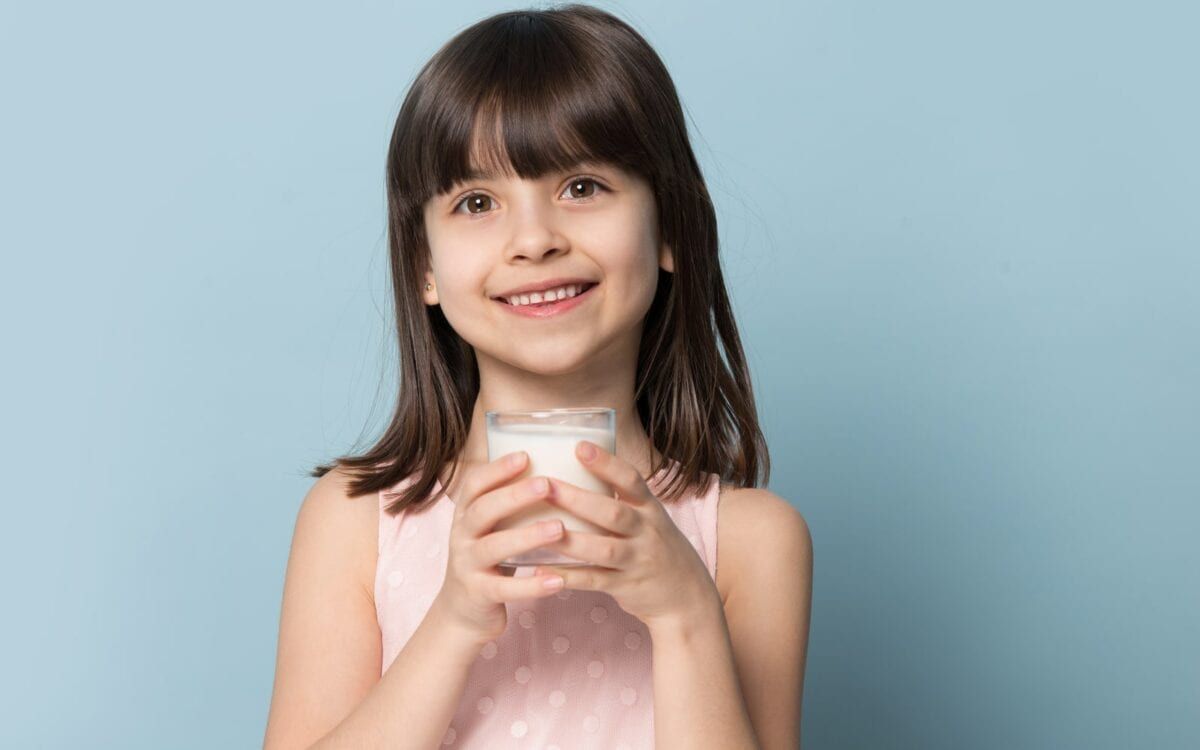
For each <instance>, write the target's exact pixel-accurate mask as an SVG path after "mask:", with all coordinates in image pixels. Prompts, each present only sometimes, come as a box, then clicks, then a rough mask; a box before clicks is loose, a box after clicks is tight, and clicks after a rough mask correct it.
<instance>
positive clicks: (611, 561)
mask: <svg viewBox="0 0 1200 750" xmlns="http://www.w3.org/2000/svg"><path fill="white" fill-rule="evenodd" d="M631 544H632V542H630V541H629V540H628V539H625V538H624V537H615V536H609V535H607V534H589V533H587V532H584V531H574V530H572V531H571V533H570V534H566V535H564V536H563V538H562V539H560V540H558V541H557V542H554V544H553V550H554V551H555V552H561V553H562V554H564V555H566V556H567V557H573V558H575V559H576V560H579V561H581V562H585V563H591V564H592V565H597V566H599V567H601V568H607V569H609V570H625V569H626V568H628V567H629V556H630V553H631V550H632V547H631Z"/></svg>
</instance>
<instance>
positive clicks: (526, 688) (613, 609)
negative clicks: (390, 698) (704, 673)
mask: <svg viewBox="0 0 1200 750" xmlns="http://www.w3.org/2000/svg"><path fill="white" fill-rule="evenodd" d="M677 466H678V463H677V462H672V463H671V464H669V465H668V466H665V467H663V469H662V470H660V471H659V472H658V473H656V474H654V475H653V476H652V477H650V478H649V479H648V480H647V483H648V484H649V486H650V489H651V490H653V491H654V492H655V494H659V493H658V490H659V488H662V487H665V486H666V479H667V471H668V470H669V469H670V470H673V469H675V468H677ZM411 481H413V478H411V477H410V478H407V479H404V480H402V481H401V482H400V483H398V484H397V485H395V486H393V487H392V488H391V489H385V490H383V491H381V492H380V493H379V505H380V513H379V559H378V562H377V565H376V570H375V610H376V614H377V616H378V620H379V629H380V632H381V633H382V636H383V661H382V664H381V665H380V676H382V675H383V674H384V673H385V672H386V671H387V669H388V667H389V666H391V664H392V661H393V660H394V659H395V658H396V655H397V654H399V653H400V651H401V650H402V649H403V648H404V645H405V644H406V643H407V642H408V639H409V638H411V637H412V634H413V633H414V632H415V631H416V629H417V627H418V626H419V625H420V624H421V621H422V620H423V619H424V617H425V614H426V613H427V612H428V611H429V607H430V605H431V604H432V603H433V600H434V598H435V597H436V596H437V593H438V591H440V590H441V587H442V582H443V581H444V580H445V576H446V562H447V542H448V541H449V538H450V525H451V522H452V520H453V517H454V502H453V501H452V500H450V498H448V497H447V496H446V494H445V492H444V491H443V490H442V487H441V483H440V482H438V483H437V484H436V485H435V486H434V488H433V494H434V495H435V496H436V497H437V500H436V501H435V502H434V504H433V505H430V506H429V507H427V508H426V509H425V510H424V511H422V512H419V513H410V511H412V508H411V507H410V508H406V509H405V510H404V511H402V512H400V513H399V514H397V515H395V516H392V515H389V514H388V513H385V512H383V507H384V506H386V505H389V504H390V503H392V502H393V501H394V500H395V497H396V494H397V493H398V492H399V491H400V490H402V489H404V488H405V487H407V486H408V484H409V483H410V482H411ZM719 490H720V483H719V477H718V476H717V475H716V474H709V475H708V476H707V485H706V488H705V490H704V491H703V492H702V493H700V494H693V493H690V492H685V493H684V494H683V495H682V496H681V497H680V498H679V500H677V501H674V502H670V503H663V507H664V508H665V510H666V511H667V514H668V515H669V516H670V518H671V520H672V521H674V522H675V525H676V526H677V527H678V528H679V529H680V531H681V532H682V533H683V534H684V536H685V537H686V538H687V539H688V541H690V542H691V544H692V546H693V547H694V548H695V549H696V552H697V554H698V555H699V556H700V558H701V559H702V560H703V561H704V564H705V567H706V568H707V569H708V573H709V575H710V576H712V578H713V580H714V581H715V580H716V574H717V503H718V498H719V494H720V493H719ZM568 533H570V532H568ZM532 573H533V567H532V566H529V567H521V568H517V571H516V574H515V575H517V576H528V575H531V574H532ZM505 606H506V607H507V610H508V628H507V630H505V632H504V634H503V635H502V636H501V637H499V638H497V639H496V640H494V641H491V642H489V643H487V644H486V645H484V647H483V648H482V650H481V651H480V653H479V656H477V657H476V659H475V662H474V664H473V665H472V667H471V670H470V673H469V676H468V679H467V684H466V688H465V689H464V691H463V694H462V697H461V699H460V701H459V705H458V709H457V712H456V713H455V716H454V718H453V719H452V720H451V722H450V725H449V727H448V728H447V729H446V733H445V735H444V736H443V738H442V743H441V747H442V748H464V749H465V750H483V749H485V748H486V750H509V749H510V748H511V749H512V750H518V749H529V750H533V749H536V750H593V749H594V750H647V749H648V748H652V747H653V746H654V691H653V680H652V677H653V675H652V657H651V653H652V648H651V645H652V644H651V641H650V635H649V631H648V630H647V628H646V626H645V624H644V623H642V622H641V621H640V620H638V619H637V618H635V617H633V616H632V615H630V614H629V613H627V612H625V610H623V609H621V608H620V606H619V605H618V604H617V602H616V600H615V599H613V598H612V596H611V595H609V594H607V593H604V592H601V591H585V590H571V589H564V590H561V591H559V592H557V593H555V594H550V595H548V596H544V597H535V598H530V599H522V600H516V601H510V602H507V603H506V605H505ZM414 700H420V698H419V696H414Z"/></svg>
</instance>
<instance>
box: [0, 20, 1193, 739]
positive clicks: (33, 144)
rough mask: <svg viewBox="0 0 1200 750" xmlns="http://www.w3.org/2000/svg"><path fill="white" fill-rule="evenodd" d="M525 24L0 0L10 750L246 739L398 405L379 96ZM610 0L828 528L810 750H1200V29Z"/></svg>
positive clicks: (788, 450) (779, 435)
mask: <svg viewBox="0 0 1200 750" xmlns="http://www.w3.org/2000/svg"><path fill="white" fill-rule="evenodd" d="M515 7H521V6H519V5H511V6H510V5H501V4H492V3H472V2H458V3H449V4H445V6H444V7H442V8H434V7H433V4H428V3H421V4H416V3H413V4H395V3H382V2H362V3H353V4H336V5H335V4H326V5H308V4H299V5H298V4H295V3H270V4H263V3H252V4H245V3H231V2H219V3H187V4H183V3H175V4H169V7H168V5H166V4H162V3H152V2H143V3H132V2H114V3H105V4H95V3H78V2H77V3H72V4H69V7H63V6H62V5H57V6H51V5H45V4H42V5H37V4H33V3H25V4H12V5H10V6H8V7H7V8H6V9H5V10H4V11H3V14H2V16H0V76H3V97H4V105H3V110H4V117H3V124H0V135H2V138H0V141H2V144H0V149H2V150H0V154H2V157H0V158H2V163H0V174H2V175H3V177H2V178H0V190H2V191H3V192H2V194H0V198H2V203H3V207H4V219H3V221H2V222H0V242H2V244H3V252H4V272H3V274H2V275H0V292H2V293H0V305H2V308H0V311H2V313H3V315H2V320H3V326H4V329H3V341H4V350H5V353H6V356H5V361H6V366H5V368H4V374H3V376H2V377H3V380H2V381H0V386H2V387H0V393H2V394H3V422H4V429H3V430H2V439H3V455H4V456H5V457H6V459H7V460H8V469H7V471H6V472H5V474H6V475H5V477H4V483H3V486H4V490H3V498H4V517H5V523H4V534H3V536H4V544H3V545H0V556H2V557H0V564H2V565H3V569H4V571H5V581H6V586H5V589H6V590H5V592H4V599H5V602H6V605H5V606H4V610H5V611H6V613H7V614H6V615H5V617H4V618H3V625H0V636H2V637H3V642H4V643H5V645H6V647H7V648H6V649H5V651H6V657H5V660H4V661H5V669H4V672H5V675H6V677H5V679H4V680H2V681H0V701H2V705H3V706H4V707H5V711H4V713H5V715H6V716H5V718H4V720H3V721H2V722H0V745H3V746H4V747H22V748H26V747H28V748H35V747H47V748H72V747H105V748H156V749H160V748H216V747H220V748H235V747H236V748H250V747H257V746H259V745H260V744H261V740H262V732H263V727H264V724H265V720H266V713H267V706H268V701H269V699H270V691H271V685H272V679H273V670H274V660H275V644H276V635H277V627H278V616H279V605H280V596H281V592H282V584H283V572H284V566H285V564H286V558H287V553H288V546H289V543H290V539H291V532H292V525H293V523H294V520H295V511H296V509H297V507H298V506H299V503H300V501H301V499H302V497H303V496H304V493H305V492H306V490H307V489H308V487H309V486H310V484H311V482H312V480H311V479H309V478H307V477H306V476H305V474H304V472H305V471H306V470H307V469H308V468H309V467H310V466H312V465H313V464H315V463H316V462H319V461H323V460H326V459H328V458H330V457H332V456H333V455H336V454H340V453H342V452H345V451H348V450H352V449H354V448H355V447H356V446H357V447H364V446H365V445H367V444H368V443H369V439H370V437H371V436H373V435H374V434H376V432H377V430H378V429H380V428H381V427H382V424H383V421H384V419H385V418H386V416H387V414H388V411H389V408H390V406H391V403H392V398H393V394H392V393H391V389H392V383H393V382H394V375H395V372H394V371H395V366H394V365H393V364H391V362H392V357H393V354H392V346H393V345H392V344H391V341H390V331H389V322H388V314H389V309H390V303H389V301H388V296H387V295H388V293H387V288H386V261H385V244H384V241H383V237H384V215H383V166H384V154H385V149H386V147H387V140H388V137H389V135H390V131H391V127H392V123H393V121H394V118H395V114H396V111H397V109H398V107H399V104H400V101H401V100H402V98H403V95H404V92H405V90H406V87H407V86H408V84H409V83H410V81H411V79H412V77H413V76H414V75H415V73H416V71H417V69H418V68H419V66H420V65H421V64H422V63H423V62H424V61H425V60H426V59H427V58H428V56H429V55H431V54H432V53H433V52H434V51H435V50H436V49H437V48H438V47H439V46H440V45H441V44H442V43H443V42H444V41H446V40H447V39H448V38H449V37H450V36H451V35H452V34H453V33H455V32H456V31H458V30H460V29H461V28H464V27H465V26H467V25H469V24H470V23H472V22H474V21H475V20H478V19H479V18H482V17H483V16H485V15H488V14H490V13H492V12H496V11H500V10H507V9H512V8H515ZM602 7H605V8H608V9H610V10H613V11H615V12H617V13H618V14H619V15H621V16H622V17H624V18H626V19H627V20H629V21H631V22H632V23H633V24H634V25H635V26H636V27H637V28H638V29H639V30H641V31H642V32H643V33H644V34H645V35H646V37H647V38H648V39H649V41H650V42H651V43H652V44H653V45H655V47H656V48H657V49H658V50H659V52H660V54H661V55H662V56H663V58H664V60H665V61H666V63H667V65H668V67H669V69H670V70H671V72H672V74H673V76H674V77H675V81H676V83H677V85H678V88H679V92H680V94H681V97H682V99H683V101H684V104H685V107H686V110H687V112H688V114H689V124H690V126H691V127H692V128H693V139H694V144H695V147H696V149H697V153H698V155H699V157H700V159H701V161H702V163H703V166H704V169H705V174H706V176H707V178H708V180H709V185H710V188H711V190H712V192H713V195H714V199H715V200H716V202H717V206H718V209H719V214H720V220H721V232H722V240H723V246H722V253H723V259H724V260H723V262H724V265H725V269H726V273H727V276H726V278H727V280H728V282H729V286H730V291H731V293H732V295H733V298H734V301H735V307H736V312H737V315H738V321H739V324H740V326H741V329H742V331H743V332H744V335H745V345H746V349H747V354H748V356H749V359H750V364H751V367H752V369H753V372H754V378H755V387H756V394H757V397H758V399H759V409H760V412H761V415H762V418H763V420H764V427H765V429H766V432H767V436H768V440H769V443H770V446H771V449H772V456H773V458H774V460H775V472H774V475H773V476H772V478H771V482H770V486H771V488H772V489H773V490H774V491H775V492H776V493H778V494H780V495H782V496H783V497H785V498H787V499H788V500H789V501H791V502H792V503H794V504H795V505H796V506H797V507H798V508H799V509H800V510H801V511H802V512H803V513H804V515H805V516H806V518H807V519H808V522H809V524H810V526H811V528H812V533H813V537H814V541H815V548H816V563H815V565H816V575H815V591H814V595H813V616H812V633H811V639H810V645H809V661H808V669H807V681H806V689H805V704H804V721H803V732H804V744H805V746H806V747H809V748H814V749H815V748H873V749H881V748H925V749H928V750H933V749H941V748H946V749H947V750H950V749H952V748H953V749H955V750H958V749H961V748H997V749H1000V748H1089V749H1090V750H1101V749H1102V748H1114V749H1115V748H1122V749H1124V748H1131V747H1140V748H1156V749H1157V750H1163V749H1166V748H1179V749H1182V748H1195V747H1200V716H1198V710H1200V646H1198V645H1197V633H1198V632H1200V585H1198V581H1197V571H1198V570H1200V553H1198V551H1197V550H1198V548H1200V544H1197V536H1198V533H1200V510H1198V500H1200V480H1198V479H1197V473H1196V465H1197V463H1200V462H1198V461H1197V459H1198V458H1200V426H1198V425H1200V396H1198V395H1197V387H1198V383H1200V301H1198V297H1200V295H1198V292H1197V287H1198V285H1200V221H1198V218H1197V216H1198V211H1197V206H1198V203H1200V178H1198V176H1197V175H1198V168H1200V158H1198V155H1200V154H1198V152H1200V148H1198V147H1197V140H1196V133H1198V132H1200V106H1198V104H1197V97H1196V71H1197V70H1198V69H1200V59H1198V55H1197V54H1196V52H1195V30H1196V28H1197V22H1200V14H1198V13H1197V12H1196V11H1195V10H1194V8H1195V6H1194V5H1193V4H1189V3H1184V2H1176V3H1168V2H1150V3H1141V4H1137V5H1135V4H1133V3H1125V4H1115V3H1085V2H1005V3H998V2H997V3H961V2H929V1H928V0H920V1H915V2H905V3H896V2H873V3H868V2H854V1H853V0H836V2H834V1H828V2H803V3H798V4H793V3H781V2H779V3H768V2H744V3H714V2H694V1H693V2H686V3H685V2H671V3H656V4H648V3H647V4H642V3H636V4H635V3H624V4H613V3H606V4H603V5H602ZM1189 48H1190V50H1189Z"/></svg>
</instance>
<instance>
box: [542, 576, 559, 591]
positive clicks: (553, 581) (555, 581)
mask: <svg viewBox="0 0 1200 750" xmlns="http://www.w3.org/2000/svg"><path fill="white" fill-rule="evenodd" d="M542 585H543V586H545V587H546V588H548V589H550V590H551V591H554V590H555V589H560V588H562V585H563V579H562V576H554V577H553V578H547V579H546V580H545V581H543V582H542Z"/></svg>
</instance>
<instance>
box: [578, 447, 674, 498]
mask: <svg viewBox="0 0 1200 750" xmlns="http://www.w3.org/2000/svg"><path fill="white" fill-rule="evenodd" d="M585 446H586V448H585ZM587 448H590V449H592V450H594V451H595V454H594V455H593V456H592V457H590V458H589V457H588V456H587V455H586V449H587ZM575 455H576V456H577V457H578V458H579V460H580V462H581V463H582V464H583V465H584V467H585V468H587V470H588V471H590V472H592V473H593V474H595V475H596V476H598V477H600V479H602V480H604V481H605V482H606V483H608V485H609V486H610V487H612V488H613V489H614V490H616V491H617V494H618V495H619V496H621V497H623V498H624V499H626V500H628V501H630V502H634V503H637V502H650V501H652V500H654V499H655V496H654V493H653V492H651V491H650V486H649V485H647V484H646V480H645V479H644V478H643V477H642V475H641V473H639V472H638V470H637V469H635V468H634V467H633V465H632V464H631V463H629V462H628V461H626V460H625V459H623V458H618V457H616V456H614V455H613V454H611V453H609V452H608V451H606V450H604V449H603V448H601V447H600V446H598V445H596V444H595V443H593V442H591V441H590V440H580V441H579V442H578V443H576V445H575Z"/></svg>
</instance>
